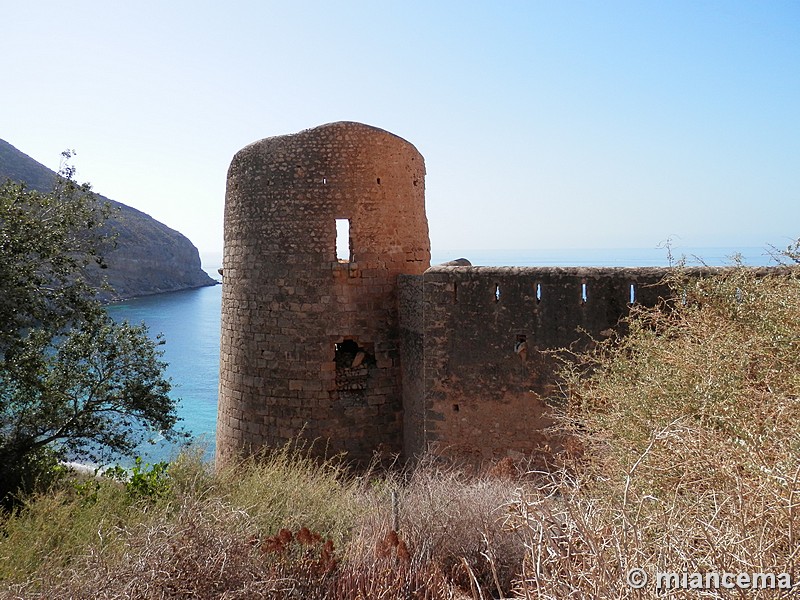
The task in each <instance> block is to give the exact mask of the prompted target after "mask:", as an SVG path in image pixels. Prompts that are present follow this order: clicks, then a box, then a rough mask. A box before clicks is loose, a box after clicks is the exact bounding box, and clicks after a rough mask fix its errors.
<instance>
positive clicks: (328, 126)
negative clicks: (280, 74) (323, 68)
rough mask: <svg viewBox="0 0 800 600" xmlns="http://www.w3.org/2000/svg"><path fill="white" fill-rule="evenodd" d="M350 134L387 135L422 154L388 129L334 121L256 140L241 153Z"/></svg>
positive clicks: (355, 122) (352, 122)
mask: <svg viewBox="0 0 800 600" xmlns="http://www.w3.org/2000/svg"><path fill="white" fill-rule="evenodd" d="M348 132H366V133H370V134H374V135H386V136H389V137H392V138H394V139H396V140H397V141H398V142H402V143H403V144H405V145H407V146H409V147H411V148H413V149H414V150H415V151H416V152H417V154H420V152H419V150H418V149H417V148H416V146H414V144H412V143H411V142H409V141H408V140H407V139H405V138H403V137H401V136H399V135H397V134H395V133H392V132H391V131H387V130H386V129H382V128H380V127H376V126H374V125H367V124H365V123H360V122H358V121H334V122H332V123H325V124H323V125H317V126H315V127H309V128H307V129H303V130H301V131H298V132H295V133H287V134H281V135H274V136H268V137H265V138H262V139H259V140H256V141H254V142H251V143H250V144H247V145H246V146H245V147H244V148H242V149H241V150H240V151H239V152H245V151H247V150H252V149H255V148H258V147H265V146H266V147H270V146H273V147H276V146H281V145H283V144H285V143H294V142H297V141H300V140H302V139H303V138H314V137H318V136H326V135H331V134H336V133H343V134H345V133H348ZM420 155H421V154H420Z"/></svg>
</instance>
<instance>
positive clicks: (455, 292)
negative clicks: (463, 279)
mask: <svg viewBox="0 0 800 600" xmlns="http://www.w3.org/2000/svg"><path fill="white" fill-rule="evenodd" d="M457 302H458V283H456V282H455V281H454V282H453V304H456V303H457Z"/></svg>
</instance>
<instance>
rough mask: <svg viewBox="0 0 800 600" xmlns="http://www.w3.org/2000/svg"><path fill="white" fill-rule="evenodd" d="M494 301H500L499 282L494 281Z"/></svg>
mask: <svg viewBox="0 0 800 600" xmlns="http://www.w3.org/2000/svg"><path fill="white" fill-rule="evenodd" d="M494 301H495V302H500V284H499V283H495V284H494Z"/></svg>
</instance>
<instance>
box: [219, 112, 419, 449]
mask: <svg viewBox="0 0 800 600" xmlns="http://www.w3.org/2000/svg"><path fill="white" fill-rule="evenodd" d="M424 190H425V163H424V160H423V158H422V156H421V155H420V153H419V152H418V151H417V150H416V148H414V146H413V145H411V144H410V143H408V142H407V141H405V140H403V139H401V138H399V137H397V136H395V135H393V134H391V133H388V132H386V131H383V130H381V129H377V128H375V127H370V126H367V125H362V124H359V123H346V122H344V123H332V124H329V125H323V126H321V127H316V128H314V129H309V130H306V131H302V132H300V133H298V134H295V135H286V136H279V137H273V138H267V139H264V140H261V141H259V142H256V143H254V144H251V145H250V146H247V147H246V148H244V149H242V150H241V151H240V152H238V153H237V154H236V156H235V157H234V159H233V161H232V163H231V166H230V169H229V172H228V184H227V192H226V203H225V252H224V258H223V269H224V271H223V272H224V277H223V300H222V337H221V357H220V362H221V364H220V393H219V409H218V422H217V461H218V463H219V464H224V463H226V462H228V461H230V460H231V459H232V458H233V457H234V456H236V455H238V454H241V453H249V452H253V451H255V450H257V449H258V448H260V447H261V446H263V445H268V446H277V445H281V444H284V443H285V442H287V441H289V440H291V439H293V438H296V437H302V438H305V439H307V440H310V441H314V443H315V445H316V448H317V449H318V450H319V451H320V452H323V451H324V452H326V453H328V454H331V453H337V452H340V451H345V452H347V453H348V455H349V457H350V458H351V459H354V460H356V461H362V462H363V461H368V460H369V459H370V458H371V457H372V453H373V452H374V451H376V450H377V449H379V448H380V449H382V450H388V451H391V452H398V453H399V452H401V450H402V419H403V412H402V400H401V381H400V361H399V352H400V350H399V330H398V309H397V285H396V280H397V276H398V275H399V274H420V273H422V272H424V271H425V269H427V268H428V266H429V264H430V243H429V240H428V223H427V219H426V216H425V192H424ZM337 219H349V222H350V248H351V254H350V256H349V257H344V258H345V260H344V262H342V261H339V260H337V256H336V220H337ZM348 258H349V260H347V259H348Z"/></svg>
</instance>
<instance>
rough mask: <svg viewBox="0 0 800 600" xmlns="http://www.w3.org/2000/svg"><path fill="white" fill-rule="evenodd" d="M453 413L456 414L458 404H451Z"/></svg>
mask: <svg viewBox="0 0 800 600" xmlns="http://www.w3.org/2000/svg"><path fill="white" fill-rule="evenodd" d="M453 412H458V404H453Z"/></svg>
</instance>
